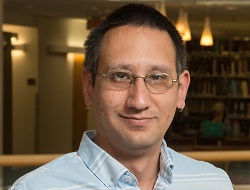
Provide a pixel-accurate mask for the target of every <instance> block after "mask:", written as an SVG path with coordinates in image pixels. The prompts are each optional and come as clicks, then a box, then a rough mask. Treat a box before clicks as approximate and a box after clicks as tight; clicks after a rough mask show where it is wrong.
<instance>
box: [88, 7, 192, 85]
mask: <svg viewBox="0 0 250 190" xmlns="http://www.w3.org/2000/svg"><path fill="white" fill-rule="evenodd" d="M124 25H132V26H138V27H140V26H146V27H150V28H154V29H158V30H161V31H166V32H167V33H168V34H169V36H170V37H171V39H172V41H173V44H174V46H175V51H176V71H177V75H178V76H179V75H180V73H182V72H183V71H184V70H185V69H187V64H186V48H185V44H184V42H183V40H182V38H181V36H180V34H179V32H178V31H177V30H176V28H175V26H174V25H173V24H172V23H171V21H170V20H169V19H168V18H167V17H165V16H163V15H162V14H161V13H160V12H158V11H157V10H156V9H154V8H153V7H151V6H147V5H144V4H136V3H130V4H127V5H125V6H123V7H120V8H118V9H117V10H115V11H114V12H112V13H111V14H110V15H109V16H108V17H107V18H106V19H105V20H104V21H103V22H102V23H101V24H100V25H99V26H97V27H96V28H94V29H93V30H92V31H91V32H90V34H89V36H88V38H87V40H86V42H85V44H84V45H85V52H86V57H85V62H84V69H85V71H89V72H92V73H95V72H96V71H97V66H98V62H99V59H100V51H101V49H100V46H101V42H102V40H103V37H104V35H105V34H106V32H107V31H109V30H110V29H112V28H116V27H119V26H124ZM93 82H94V81H93Z"/></svg>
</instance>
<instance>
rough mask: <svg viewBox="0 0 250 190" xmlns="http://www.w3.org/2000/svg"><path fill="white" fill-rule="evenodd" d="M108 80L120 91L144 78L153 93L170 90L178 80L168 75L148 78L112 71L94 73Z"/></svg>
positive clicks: (160, 74)
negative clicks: (136, 80)
mask: <svg viewBox="0 0 250 190" xmlns="http://www.w3.org/2000/svg"><path fill="white" fill-rule="evenodd" d="M93 74H96V75H100V76H102V77H104V78H106V81H107V83H108V84H109V85H110V86H112V87H114V88H115V89H118V90H125V89H127V88H129V87H130V86H131V84H134V83H135V79H137V78H142V79H143V80H144V83H145V85H146V87H147V89H148V90H149V91H150V92H152V93H163V92H165V91H166V90H168V89H170V88H171V87H172V86H173V85H174V83H175V82H178V79H173V78H172V77H171V76H170V75H169V74H166V73H154V74H149V75H147V76H136V75H134V74H133V73H131V72H129V71H115V70H111V71H109V72H108V73H107V74H102V73H98V72H96V73H93Z"/></svg>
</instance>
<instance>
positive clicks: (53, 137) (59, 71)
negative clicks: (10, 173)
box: [5, 15, 88, 153]
mask: <svg viewBox="0 0 250 190" xmlns="http://www.w3.org/2000/svg"><path fill="white" fill-rule="evenodd" d="M20 17H21V16H20ZM17 18H18V16H16V15H15V16H11V15H9V17H8V20H7V22H8V24H7V23H5V27H8V31H12V30H10V28H11V29H13V31H14V32H17V31H18V33H20V32H21V31H24V30H26V32H24V33H25V35H28V39H30V40H31V41H32V42H33V45H34V41H37V42H38V44H37V45H38V47H37V48H35V47H33V48H31V47H29V42H25V43H27V45H28V46H27V51H26V52H23V53H22V52H19V53H20V55H18V54H17V55H12V56H14V57H13V58H14V59H13V65H14V68H13V72H14V76H13V78H14V82H13V87H14V88H15V89H13V95H14V98H13V100H14V108H13V110H14V114H13V123H14V124H13V141H14V143H13V146H14V147H13V150H14V153H32V152H34V153H36V152H38V153H64V152H69V151H71V149H72V114H73V113H72V110H73V99H72V98H73V94H72V93H73V64H72V62H71V61H69V60H68V59H67V55H66V54H56V53H50V52H48V51H47V48H48V46H51V45H52V46H74V47H81V48H83V43H84V41H85V38H86V36H87V34H88V31H87V30H86V21H85V20H84V19H67V18H49V17H43V18H35V19H34V18H33V19H32V20H27V22H26V21H25V17H22V19H21V22H20V24H23V23H28V24H27V25H29V26H33V27H27V26H26V27H25V26H18V25H16V24H18V19H17ZM12 23H14V24H15V26H13V25H12ZM5 29H6V28H5ZM28 29H30V30H33V32H34V33H33V34H31V33H29V31H28ZM35 31H36V32H35ZM21 33H22V32H21ZM33 35H37V38H38V39H34V36H33ZM21 36H22V35H20V37H21ZM32 36H33V37H32ZM26 37H27V36H26ZM26 37H25V38H26ZM25 38H24V39H25ZM20 39H21V38H20ZM30 45H31V44H30ZM27 53H32V55H31V57H33V58H34V57H36V58H38V61H37V62H36V61H34V59H33V58H31V57H28V56H27V57H26V55H27ZM21 54H24V55H21ZM18 56H19V57H18ZM22 56H23V57H22ZM24 60H25V61H24ZM20 62H22V63H21V64H20ZM24 62H25V63H24ZM27 78H36V80H37V83H36V86H27V84H26V82H27ZM79 80H81V79H79ZM36 95H37V97H38V99H37V100H38V105H37V106H38V107H37V109H38V112H37V113H36V110H35V109H36V107H35V106H36V104H35V102H36V99H35V98H36ZM20 100H21V101H22V102H18V101H20ZM36 114H37V124H38V125H35V124H34V123H35V121H36ZM36 135H37V136H36ZM36 137H37V138H36ZM36 142H37V150H36Z"/></svg>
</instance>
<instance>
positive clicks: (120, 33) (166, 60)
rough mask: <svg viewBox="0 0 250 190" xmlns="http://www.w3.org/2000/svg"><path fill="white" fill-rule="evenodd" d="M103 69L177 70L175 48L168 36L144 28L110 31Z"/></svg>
mask: <svg viewBox="0 0 250 190" xmlns="http://www.w3.org/2000/svg"><path fill="white" fill-rule="evenodd" d="M100 49H101V53H100V62H99V64H100V67H106V68H107V69H108V68H115V67H118V68H119V67H120V66H122V67H127V68H133V67H136V68H137V69H141V68H151V69H155V68H166V69H170V70H171V69H172V70H173V69H174V68H175V55H176V52H175V48H174V44H173V42H172V39H171V38H170V36H169V34H168V33H167V32H165V31H160V30H157V29H154V28H150V27H145V26H143V27H142V26H139V27H138V26H130V25H126V26H121V27H117V28H113V29H111V30H109V31H108V32H107V33H106V34H105V36H104V38H103V40H102V43H101V48H100Z"/></svg>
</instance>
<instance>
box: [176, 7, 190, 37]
mask: <svg viewBox="0 0 250 190" xmlns="http://www.w3.org/2000/svg"><path fill="white" fill-rule="evenodd" d="M175 27H176V29H177V30H178V32H179V33H180V35H181V37H182V39H183V40H184V41H189V40H191V31H190V27H189V24H188V13H187V12H186V11H183V10H182V9H181V10H180V12H179V16H178V19H177V22H176V25H175Z"/></svg>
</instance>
